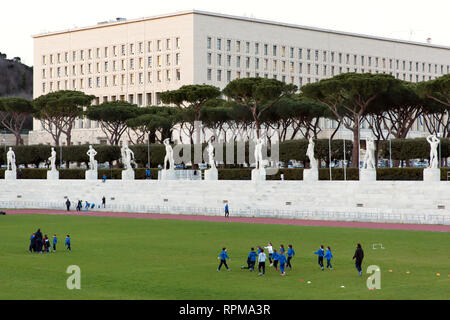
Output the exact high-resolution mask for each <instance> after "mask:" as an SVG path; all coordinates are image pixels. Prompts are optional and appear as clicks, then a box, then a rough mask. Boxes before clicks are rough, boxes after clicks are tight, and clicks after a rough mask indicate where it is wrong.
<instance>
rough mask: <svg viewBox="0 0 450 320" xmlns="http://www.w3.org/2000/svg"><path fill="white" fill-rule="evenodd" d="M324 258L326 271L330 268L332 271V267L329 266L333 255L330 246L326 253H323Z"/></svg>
mask: <svg viewBox="0 0 450 320" xmlns="http://www.w3.org/2000/svg"><path fill="white" fill-rule="evenodd" d="M325 258H327V269H328V268H331V270H333V266H332V265H331V259H333V254H332V253H331V248H330V246H328V247H327V252H325Z"/></svg>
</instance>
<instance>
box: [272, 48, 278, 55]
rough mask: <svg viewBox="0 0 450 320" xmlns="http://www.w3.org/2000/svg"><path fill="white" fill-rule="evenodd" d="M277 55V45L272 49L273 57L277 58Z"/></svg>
mask: <svg viewBox="0 0 450 320" xmlns="http://www.w3.org/2000/svg"><path fill="white" fill-rule="evenodd" d="M276 55H277V46H276V45H273V47H272V56H274V57H275V56H276Z"/></svg>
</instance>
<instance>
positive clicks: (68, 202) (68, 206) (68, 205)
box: [66, 198, 70, 211]
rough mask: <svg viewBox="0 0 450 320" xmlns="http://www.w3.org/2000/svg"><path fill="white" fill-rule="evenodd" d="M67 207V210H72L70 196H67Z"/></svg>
mask: <svg viewBox="0 0 450 320" xmlns="http://www.w3.org/2000/svg"><path fill="white" fill-rule="evenodd" d="M66 207H67V211H70V200H69V198H67V201H66Z"/></svg>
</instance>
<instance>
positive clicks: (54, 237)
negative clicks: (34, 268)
mask: <svg viewBox="0 0 450 320" xmlns="http://www.w3.org/2000/svg"><path fill="white" fill-rule="evenodd" d="M57 242H58V239H57V238H56V234H54V235H53V251H56V243H57Z"/></svg>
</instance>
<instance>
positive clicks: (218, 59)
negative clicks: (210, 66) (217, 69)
mask: <svg viewBox="0 0 450 320" xmlns="http://www.w3.org/2000/svg"><path fill="white" fill-rule="evenodd" d="M217 65H218V66H221V65H222V55H221V54H218V55H217Z"/></svg>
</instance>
